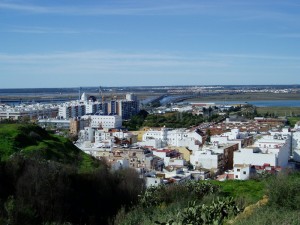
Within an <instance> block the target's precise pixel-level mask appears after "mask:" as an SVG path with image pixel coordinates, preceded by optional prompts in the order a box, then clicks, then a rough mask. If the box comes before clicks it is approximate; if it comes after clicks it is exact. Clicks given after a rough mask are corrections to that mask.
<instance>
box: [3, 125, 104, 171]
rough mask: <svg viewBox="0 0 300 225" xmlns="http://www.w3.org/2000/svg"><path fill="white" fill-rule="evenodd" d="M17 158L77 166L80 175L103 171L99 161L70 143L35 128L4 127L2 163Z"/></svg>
mask: <svg viewBox="0 0 300 225" xmlns="http://www.w3.org/2000/svg"><path fill="white" fill-rule="evenodd" d="M13 154H21V155H23V156H26V157H35V158H37V159H42V160H51V161H56V162H59V163H63V164H69V165H72V166H76V167H77V168H78V169H79V171H80V172H88V171H92V170H94V169H95V168H97V167H99V166H100V164H99V162H98V161H97V160H95V159H94V158H92V157H90V156H89V155H87V154H85V153H84V152H82V151H80V150H79V149H78V148H77V147H75V146H74V145H73V144H72V143H71V142H70V141H69V140H68V139H66V138H64V137H60V136H57V135H53V134H49V133H48V132H47V131H45V130H44V129H42V128H41V127H39V126H36V125H33V124H0V161H4V160H8V159H9V158H10V157H11V155H13Z"/></svg>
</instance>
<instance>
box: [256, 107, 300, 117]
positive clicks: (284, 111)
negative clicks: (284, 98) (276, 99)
mask: <svg viewBox="0 0 300 225" xmlns="http://www.w3.org/2000/svg"><path fill="white" fill-rule="evenodd" d="M257 112H258V113H259V114H261V115H264V114H266V113H274V114H275V116H290V117H293V116H298V115H299V116H300V107H258V108H257Z"/></svg>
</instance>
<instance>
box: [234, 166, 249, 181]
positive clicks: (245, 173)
mask: <svg viewBox="0 0 300 225" xmlns="http://www.w3.org/2000/svg"><path fill="white" fill-rule="evenodd" d="M250 166H251V165H249V164H235V165H234V169H233V171H234V179H235V180H248V179H249V178H250Z"/></svg>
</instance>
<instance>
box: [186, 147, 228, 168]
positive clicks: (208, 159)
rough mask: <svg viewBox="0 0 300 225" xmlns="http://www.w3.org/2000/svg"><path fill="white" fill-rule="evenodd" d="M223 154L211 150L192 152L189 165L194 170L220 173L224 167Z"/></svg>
mask: <svg viewBox="0 0 300 225" xmlns="http://www.w3.org/2000/svg"><path fill="white" fill-rule="evenodd" d="M223 157H224V154H223V153H218V152H214V151H213V150H199V151H193V153H192V155H191V156H190V163H191V164H192V165H193V166H194V167H195V168H203V169H209V170H210V169H213V170H214V171H216V172H219V171H222V170H223V167H224V163H223V162H224V161H223Z"/></svg>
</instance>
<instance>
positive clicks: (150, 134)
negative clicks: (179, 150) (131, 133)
mask: <svg viewBox="0 0 300 225" xmlns="http://www.w3.org/2000/svg"><path fill="white" fill-rule="evenodd" d="M153 139H155V140H158V141H156V142H155V143H157V144H159V145H160V144H161V146H153V147H155V148H159V147H165V146H176V147H188V148H189V149H190V150H198V149H199V145H200V144H201V143H202V136H201V135H200V134H199V133H197V132H196V131H189V130H186V129H169V128H165V127H162V128H161V129H160V130H152V129H151V130H149V131H147V132H146V133H145V134H144V135H143V143H140V144H141V145H145V146H151V144H153V143H154V142H153Z"/></svg>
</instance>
